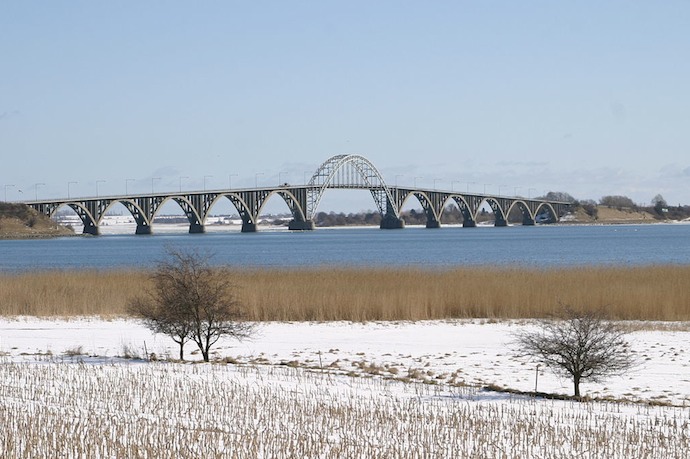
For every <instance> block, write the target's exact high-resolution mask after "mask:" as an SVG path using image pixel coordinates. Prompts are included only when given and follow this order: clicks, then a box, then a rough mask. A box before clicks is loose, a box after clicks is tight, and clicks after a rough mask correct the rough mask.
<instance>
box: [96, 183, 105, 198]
mask: <svg viewBox="0 0 690 459" xmlns="http://www.w3.org/2000/svg"><path fill="white" fill-rule="evenodd" d="M99 183H105V180H96V197H98V184H99Z"/></svg>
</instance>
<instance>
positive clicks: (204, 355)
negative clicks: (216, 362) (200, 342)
mask: <svg viewBox="0 0 690 459" xmlns="http://www.w3.org/2000/svg"><path fill="white" fill-rule="evenodd" d="M201 355H202V356H203V357H204V362H208V349H202V350H201Z"/></svg>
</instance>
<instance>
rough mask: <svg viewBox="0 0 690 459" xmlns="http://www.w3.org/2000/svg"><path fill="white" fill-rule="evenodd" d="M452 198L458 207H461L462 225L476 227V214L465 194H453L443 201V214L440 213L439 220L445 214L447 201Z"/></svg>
mask: <svg viewBox="0 0 690 459" xmlns="http://www.w3.org/2000/svg"><path fill="white" fill-rule="evenodd" d="M450 200H452V201H453V202H455V204H456V205H457V206H458V209H460V213H461V214H462V226H464V227H465V228H474V227H475V226H477V220H476V214H475V212H474V211H473V210H472V208H473V206H472V205H471V203H470V202H468V201H467V199H466V198H465V196H463V195H461V194H453V195H451V196H449V197H448V199H447V200H446V201H445V202H444V203H443V207H442V210H441V215H439V221H440V220H441V216H443V211H444V210H445V208H446V202H448V201H450Z"/></svg>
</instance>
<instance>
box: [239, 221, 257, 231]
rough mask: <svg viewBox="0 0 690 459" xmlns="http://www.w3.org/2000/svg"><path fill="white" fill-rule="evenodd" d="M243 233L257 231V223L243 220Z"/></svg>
mask: <svg viewBox="0 0 690 459" xmlns="http://www.w3.org/2000/svg"><path fill="white" fill-rule="evenodd" d="M242 232H243V233H256V223H248V222H242Z"/></svg>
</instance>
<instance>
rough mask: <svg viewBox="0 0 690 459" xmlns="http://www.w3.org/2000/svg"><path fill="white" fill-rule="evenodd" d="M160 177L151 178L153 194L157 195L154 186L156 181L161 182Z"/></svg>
mask: <svg viewBox="0 0 690 459" xmlns="http://www.w3.org/2000/svg"><path fill="white" fill-rule="evenodd" d="M160 179H161V178H160V177H151V194H156V192H155V190H154V189H153V184H154V182H155V181H156V180H160Z"/></svg>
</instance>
